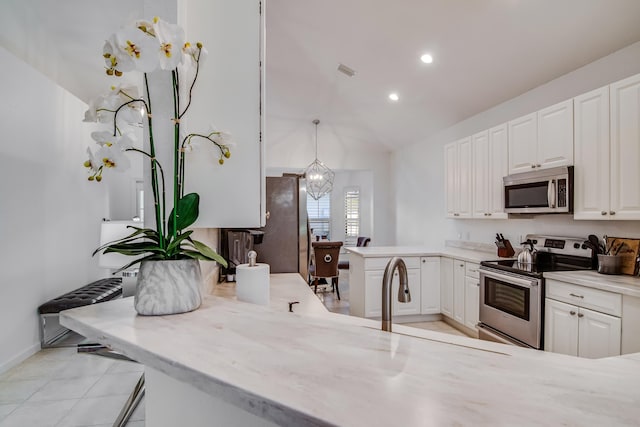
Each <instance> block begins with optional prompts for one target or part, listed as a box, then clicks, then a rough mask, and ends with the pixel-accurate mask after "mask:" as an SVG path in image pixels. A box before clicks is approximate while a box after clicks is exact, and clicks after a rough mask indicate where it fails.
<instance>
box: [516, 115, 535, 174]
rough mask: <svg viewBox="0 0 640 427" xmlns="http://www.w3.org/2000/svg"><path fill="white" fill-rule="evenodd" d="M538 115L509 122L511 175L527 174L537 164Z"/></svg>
mask: <svg viewBox="0 0 640 427" xmlns="http://www.w3.org/2000/svg"><path fill="white" fill-rule="evenodd" d="M537 145H538V115H537V114H536V113H531V114H527V115H526V116H523V117H518V118H517V119H514V120H511V121H510V122H509V173H510V174H512V173H518V172H527V171H530V170H531V169H534V168H535V167H536V164H537V161H538V160H537V156H536V153H537V150H538V147H537Z"/></svg>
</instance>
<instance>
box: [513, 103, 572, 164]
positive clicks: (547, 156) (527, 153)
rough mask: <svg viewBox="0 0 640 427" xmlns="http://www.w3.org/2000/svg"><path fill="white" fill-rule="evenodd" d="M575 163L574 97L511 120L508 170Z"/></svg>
mask: <svg viewBox="0 0 640 427" xmlns="http://www.w3.org/2000/svg"><path fill="white" fill-rule="evenodd" d="M572 164H573V100H568V101H564V102H561V103H559V104H556V105H552V106H551V107H547V108H544V109H542V110H540V111H538V112H536V113H531V114H528V115H526V116H523V117H520V118H517V119H515V120H512V121H510V122H509V173H510V174H513V173H520V172H527V171H530V170H531V169H537V168H550V167H556V166H563V165H572Z"/></svg>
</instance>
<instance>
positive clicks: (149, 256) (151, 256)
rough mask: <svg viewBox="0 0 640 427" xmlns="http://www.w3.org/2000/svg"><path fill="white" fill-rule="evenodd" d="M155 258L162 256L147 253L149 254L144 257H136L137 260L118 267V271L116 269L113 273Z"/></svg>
mask: <svg viewBox="0 0 640 427" xmlns="http://www.w3.org/2000/svg"><path fill="white" fill-rule="evenodd" d="M153 259H162V257H159V256H158V255H156V254H151V255H147V256H145V257H142V258H138V259H135V260H133V261H131V262H130V263H129V264H127V265H124V266H122V267H120V268H119V269H117V270H116V271H114V272H113V274H117V273H120V272H121V271H124V270H126V269H127V268H129V267H131V266H134V265H136V264H138V263H139V262H142V261H146V260H153Z"/></svg>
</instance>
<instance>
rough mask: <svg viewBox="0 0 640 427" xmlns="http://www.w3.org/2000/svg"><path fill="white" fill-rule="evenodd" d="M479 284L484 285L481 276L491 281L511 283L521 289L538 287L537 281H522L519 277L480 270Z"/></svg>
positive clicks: (538, 282)
mask: <svg viewBox="0 0 640 427" xmlns="http://www.w3.org/2000/svg"><path fill="white" fill-rule="evenodd" d="M480 276H481V277H480V283H481V284H483V285H484V279H483V277H482V276H486V277H490V278H492V279H497V280H501V281H503V282H507V283H512V284H514V285H518V286H521V287H523V288H527V289H531V288H532V287H534V286H538V285H539V284H540V280H539V279H522V278H520V277H516V276H512V275H507V274H500V273H494V272H493V271H489V270H483V269H480Z"/></svg>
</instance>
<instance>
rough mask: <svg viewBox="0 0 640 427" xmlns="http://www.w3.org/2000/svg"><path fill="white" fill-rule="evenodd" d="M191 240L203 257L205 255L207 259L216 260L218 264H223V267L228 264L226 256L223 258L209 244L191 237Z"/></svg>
mask: <svg viewBox="0 0 640 427" xmlns="http://www.w3.org/2000/svg"><path fill="white" fill-rule="evenodd" d="M189 242H191V243H192V244H193V247H194V248H195V249H196V251H198V253H200V254H201V255H202V256H203V257H205V259H206V260H207V261H216V262H217V263H218V264H220V265H222V266H223V267H226V266H227V261H226V260H225V259H224V258H222V256H220V255H219V254H218V253H216V252H215V251H214V250H213V249H211V248H210V247H209V246H207V245H205V244H204V243H202V242H199V241H197V240H194V239H189ZM184 252H186V251H184Z"/></svg>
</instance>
